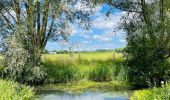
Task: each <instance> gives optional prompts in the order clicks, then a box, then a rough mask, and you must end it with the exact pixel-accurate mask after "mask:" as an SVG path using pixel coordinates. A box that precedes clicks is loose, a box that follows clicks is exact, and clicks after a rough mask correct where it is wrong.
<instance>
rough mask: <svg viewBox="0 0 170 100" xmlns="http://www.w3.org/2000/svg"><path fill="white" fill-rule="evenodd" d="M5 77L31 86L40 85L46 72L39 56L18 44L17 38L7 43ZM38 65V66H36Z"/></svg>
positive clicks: (12, 38)
mask: <svg viewBox="0 0 170 100" xmlns="http://www.w3.org/2000/svg"><path fill="white" fill-rule="evenodd" d="M5 46H6V47H7V48H6V51H5V55H4V66H5V67H4V77H5V78H8V79H11V80H14V81H17V82H20V83H27V84H31V85H35V84H39V83H40V82H42V81H43V79H44V75H45V73H44V71H43V70H42V66H41V64H40V61H39V60H40V59H39V55H38V54H37V55H36V54H35V55H33V54H32V53H30V52H29V51H28V50H25V49H24V47H23V45H22V44H20V43H18V42H17V41H16V39H15V37H11V40H8V39H7V41H6V42H5ZM35 63H36V64H35Z"/></svg>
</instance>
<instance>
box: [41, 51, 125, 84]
mask: <svg viewBox="0 0 170 100" xmlns="http://www.w3.org/2000/svg"><path fill="white" fill-rule="evenodd" d="M42 60H43V63H44V66H45V69H46V73H47V77H46V82H47V83H58V82H64V83H66V82H74V81H79V80H88V79H90V80H94V81H111V80H112V79H114V80H118V81H125V80H127V79H126V76H127V71H126V69H125V67H124V66H123V65H122V61H123V60H124V58H123V56H122V54H120V53H115V54H114V55H113V54H112V53H111V52H100V53H99V52H93V53H90V52H88V53H80V54H75V55H74V56H73V57H70V56H69V54H56V55H51V54H48V55H43V56H42ZM92 77H93V78H96V79H92ZM97 78H100V80H98V79H97Z"/></svg>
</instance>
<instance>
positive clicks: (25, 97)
mask: <svg viewBox="0 0 170 100" xmlns="http://www.w3.org/2000/svg"><path fill="white" fill-rule="evenodd" d="M33 96H34V92H33V89H32V88H31V87H29V86H25V85H21V84H18V83H15V82H13V81H5V80H0V99H1V100H31V99H32V98H33Z"/></svg>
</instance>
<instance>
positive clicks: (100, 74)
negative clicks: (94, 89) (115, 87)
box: [89, 64, 113, 82]
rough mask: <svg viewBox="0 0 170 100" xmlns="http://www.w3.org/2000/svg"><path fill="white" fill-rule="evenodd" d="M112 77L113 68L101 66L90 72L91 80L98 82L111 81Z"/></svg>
mask: <svg viewBox="0 0 170 100" xmlns="http://www.w3.org/2000/svg"><path fill="white" fill-rule="evenodd" d="M112 75H113V71H112V68H111V67H109V66H105V65H103V64H101V65H99V66H97V67H94V68H93V69H92V70H91V71H90V73H89V79H90V80H93V81H97V82H104V81H111V80H112Z"/></svg>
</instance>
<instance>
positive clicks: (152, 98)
mask: <svg viewBox="0 0 170 100" xmlns="http://www.w3.org/2000/svg"><path fill="white" fill-rule="evenodd" d="M169 99H170V86H164V85H163V86H162V87H161V88H156V87H154V88H152V89H144V90H137V91H135V92H134V93H133V95H132V96H131V97H130V100H169Z"/></svg>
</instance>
